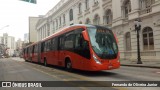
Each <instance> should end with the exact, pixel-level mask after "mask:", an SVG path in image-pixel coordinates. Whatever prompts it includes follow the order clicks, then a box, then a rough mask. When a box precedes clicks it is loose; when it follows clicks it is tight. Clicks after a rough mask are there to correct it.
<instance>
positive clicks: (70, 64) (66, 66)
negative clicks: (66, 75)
mask: <svg viewBox="0 0 160 90" xmlns="http://www.w3.org/2000/svg"><path fill="white" fill-rule="evenodd" d="M65 68H66V70H67V71H72V63H71V61H70V60H69V59H66V63H65Z"/></svg>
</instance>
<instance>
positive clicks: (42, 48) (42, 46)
mask: <svg viewBox="0 0 160 90" xmlns="http://www.w3.org/2000/svg"><path fill="white" fill-rule="evenodd" d="M41 52H44V42H42V43H41Z"/></svg>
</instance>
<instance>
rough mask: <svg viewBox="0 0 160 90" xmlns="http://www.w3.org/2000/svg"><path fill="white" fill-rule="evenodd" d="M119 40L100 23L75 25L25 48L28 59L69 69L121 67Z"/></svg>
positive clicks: (87, 69)
mask: <svg viewBox="0 0 160 90" xmlns="http://www.w3.org/2000/svg"><path fill="white" fill-rule="evenodd" d="M117 42H118V41H117V39H116V37H115V35H114V34H113V32H112V30H111V29H109V28H106V27H102V26H97V25H72V26H70V27H67V28H64V29H62V30H61V31H59V32H56V33H54V34H53V35H51V36H49V37H47V38H45V39H43V40H41V41H39V42H36V43H33V44H31V45H29V46H27V47H25V48H24V50H23V53H24V54H23V55H24V59H25V60H27V61H32V62H37V63H43V64H44V65H47V64H50V65H56V66H62V67H65V68H66V69H67V70H71V69H79V70H86V71H100V70H111V69H117V68H119V67H120V61H119V59H120V53H119V50H118V46H117Z"/></svg>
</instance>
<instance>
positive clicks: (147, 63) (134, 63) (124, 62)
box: [120, 60, 160, 69]
mask: <svg viewBox="0 0 160 90" xmlns="http://www.w3.org/2000/svg"><path fill="white" fill-rule="evenodd" d="M120 62H121V66H132V67H148V68H159V69H160V60H159V61H158V60H157V61H151V60H150V61H149V60H148V61H146V60H145V61H143V60H142V64H137V61H136V60H135V61H131V60H120Z"/></svg>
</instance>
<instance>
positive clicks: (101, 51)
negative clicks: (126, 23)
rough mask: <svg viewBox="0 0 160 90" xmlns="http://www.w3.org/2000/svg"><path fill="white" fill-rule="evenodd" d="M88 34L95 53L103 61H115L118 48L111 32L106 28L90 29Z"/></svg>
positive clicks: (96, 27)
mask: <svg viewBox="0 0 160 90" xmlns="http://www.w3.org/2000/svg"><path fill="white" fill-rule="evenodd" d="M88 33H89V37H90V41H91V45H92V48H93V50H94V52H95V53H96V54H97V56H99V57H100V58H101V59H115V58H117V54H118V46H117V43H116V40H115V37H114V34H113V33H112V31H111V30H109V29H107V28H105V27H99V26H95V27H88Z"/></svg>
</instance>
